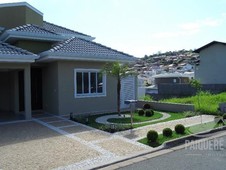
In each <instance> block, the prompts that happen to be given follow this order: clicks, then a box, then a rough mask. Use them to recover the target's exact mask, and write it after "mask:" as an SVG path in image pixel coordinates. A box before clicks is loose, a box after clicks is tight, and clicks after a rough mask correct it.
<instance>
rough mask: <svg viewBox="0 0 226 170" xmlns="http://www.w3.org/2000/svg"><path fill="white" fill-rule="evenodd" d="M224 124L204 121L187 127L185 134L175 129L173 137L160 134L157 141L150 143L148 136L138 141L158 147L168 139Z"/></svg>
mask: <svg viewBox="0 0 226 170" xmlns="http://www.w3.org/2000/svg"><path fill="white" fill-rule="evenodd" d="M222 126H223V125H222V124H216V123H215V122H208V123H203V124H199V125H194V126H191V127H187V128H186V129H185V133H184V134H177V133H176V132H175V131H173V135H172V136H171V137H165V136H163V135H162V134H159V136H158V139H157V141H156V142H153V143H149V142H148V140H147V138H143V139H140V140H138V142H140V143H143V144H145V145H149V146H151V147H158V146H160V145H162V144H163V143H164V142H167V141H170V140H173V139H177V138H181V137H184V136H188V135H191V134H196V133H199V132H204V131H207V130H211V129H214V128H218V127H222Z"/></svg>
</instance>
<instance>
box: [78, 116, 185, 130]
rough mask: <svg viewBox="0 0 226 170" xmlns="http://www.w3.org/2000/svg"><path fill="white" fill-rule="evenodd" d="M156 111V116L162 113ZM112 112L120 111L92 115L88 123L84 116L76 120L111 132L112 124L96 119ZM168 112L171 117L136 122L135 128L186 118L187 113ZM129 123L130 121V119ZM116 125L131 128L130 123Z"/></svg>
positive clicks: (125, 128) (117, 127) (122, 128)
mask: <svg viewBox="0 0 226 170" xmlns="http://www.w3.org/2000/svg"><path fill="white" fill-rule="evenodd" d="M155 113H157V114H156V116H159V114H160V113H158V112H155ZM112 114H115V115H117V114H118V113H108V114H98V115H91V116H88V123H87V122H86V121H85V119H84V118H76V120H75V121H78V122H80V123H83V124H86V125H87V126H91V127H93V128H96V129H100V130H104V131H108V132H109V131H110V130H109V128H110V125H105V124H101V123H97V122H96V119H97V118H98V117H101V116H106V115H112ZM122 114H130V113H129V112H126V113H122ZM168 114H169V115H170V117H169V118H167V119H165V120H159V121H156V122H145V121H144V123H141V124H134V125H133V128H138V127H142V126H147V125H151V124H155V123H161V122H167V121H171V120H176V119H182V118H186V116H185V114H183V113H168ZM154 115H155V114H154ZM154 115H153V117H154ZM143 117H144V116H141V118H140V119H142V118H143ZM161 117H162V116H161ZM150 118H152V117H150ZM125 119H127V118H125ZM145 119H146V118H145ZM122 120H123V119H119V120H118V121H122ZM129 123H130V121H129ZM115 127H116V131H122V130H127V129H130V128H131V127H130V125H124V124H123V123H120V124H117V125H116V126H115Z"/></svg>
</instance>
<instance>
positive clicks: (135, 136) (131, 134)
mask: <svg viewBox="0 0 226 170" xmlns="http://www.w3.org/2000/svg"><path fill="white" fill-rule="evenodd" d="M214 117H215V116H212V115H202V122H203V123H207V122H211V121H213V120H214ZM200 123H201V117H200V116H195V117H190V118H185V119H178V120H173V121H169V122H161V123H156V124H152V125H148V126H144V127H140V128H136V129H133V130H127V131H123V132H117V133H115V135H119V136H122V137H126V138H128V139H131V140H133V141H137V140H139V139H142V138H144V137H146V135H147V132H148V131H149V130H156V131H157V132H158V133H162V130H163V129H164V128H167V127H168V128H171V129H174V127H175V125H177V124H183V125H184V126H185V127H189V126H192V125H197V124H200Z"/></svg>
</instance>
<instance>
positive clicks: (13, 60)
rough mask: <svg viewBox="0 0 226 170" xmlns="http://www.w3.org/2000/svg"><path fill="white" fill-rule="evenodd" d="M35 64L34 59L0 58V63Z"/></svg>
mask: <svg viewBox="0 0 226 170" xmlns="http://www.w3.org/2000/svg"><path fill="white" fill-rule="evenodd" d="M1 62H4V63H34V62H35V60H34V59H16V58H1V57H0V63H1Z"/></svg>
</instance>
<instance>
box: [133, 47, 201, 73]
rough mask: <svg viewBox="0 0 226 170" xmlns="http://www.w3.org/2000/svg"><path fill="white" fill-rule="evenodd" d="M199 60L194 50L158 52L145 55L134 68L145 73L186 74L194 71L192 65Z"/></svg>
mask: <svg viewBox="0 0 226 170" xmlns="http://www.w3.org/2000/svg"><path fill="white" fill-rule="evenodd" d="M198 60H199V55H198V54H196V53H194V52H193V50H178V51H168V52H164V53H161V52H158V53H156V54H152V55H145V56H144V57H143V58H140V59H139V60H138V61H137V62H136V64H135V65H134V68H135V69H136V70H137V71H138V72H140V73H143V71H152V70H157V71H158V72H160V73H161V72H164V71H165V72H182V73H183V72H186V71H190V72H192V71H193V67H192V65H194V63H196V62H197V61H198Z"/></svg>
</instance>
